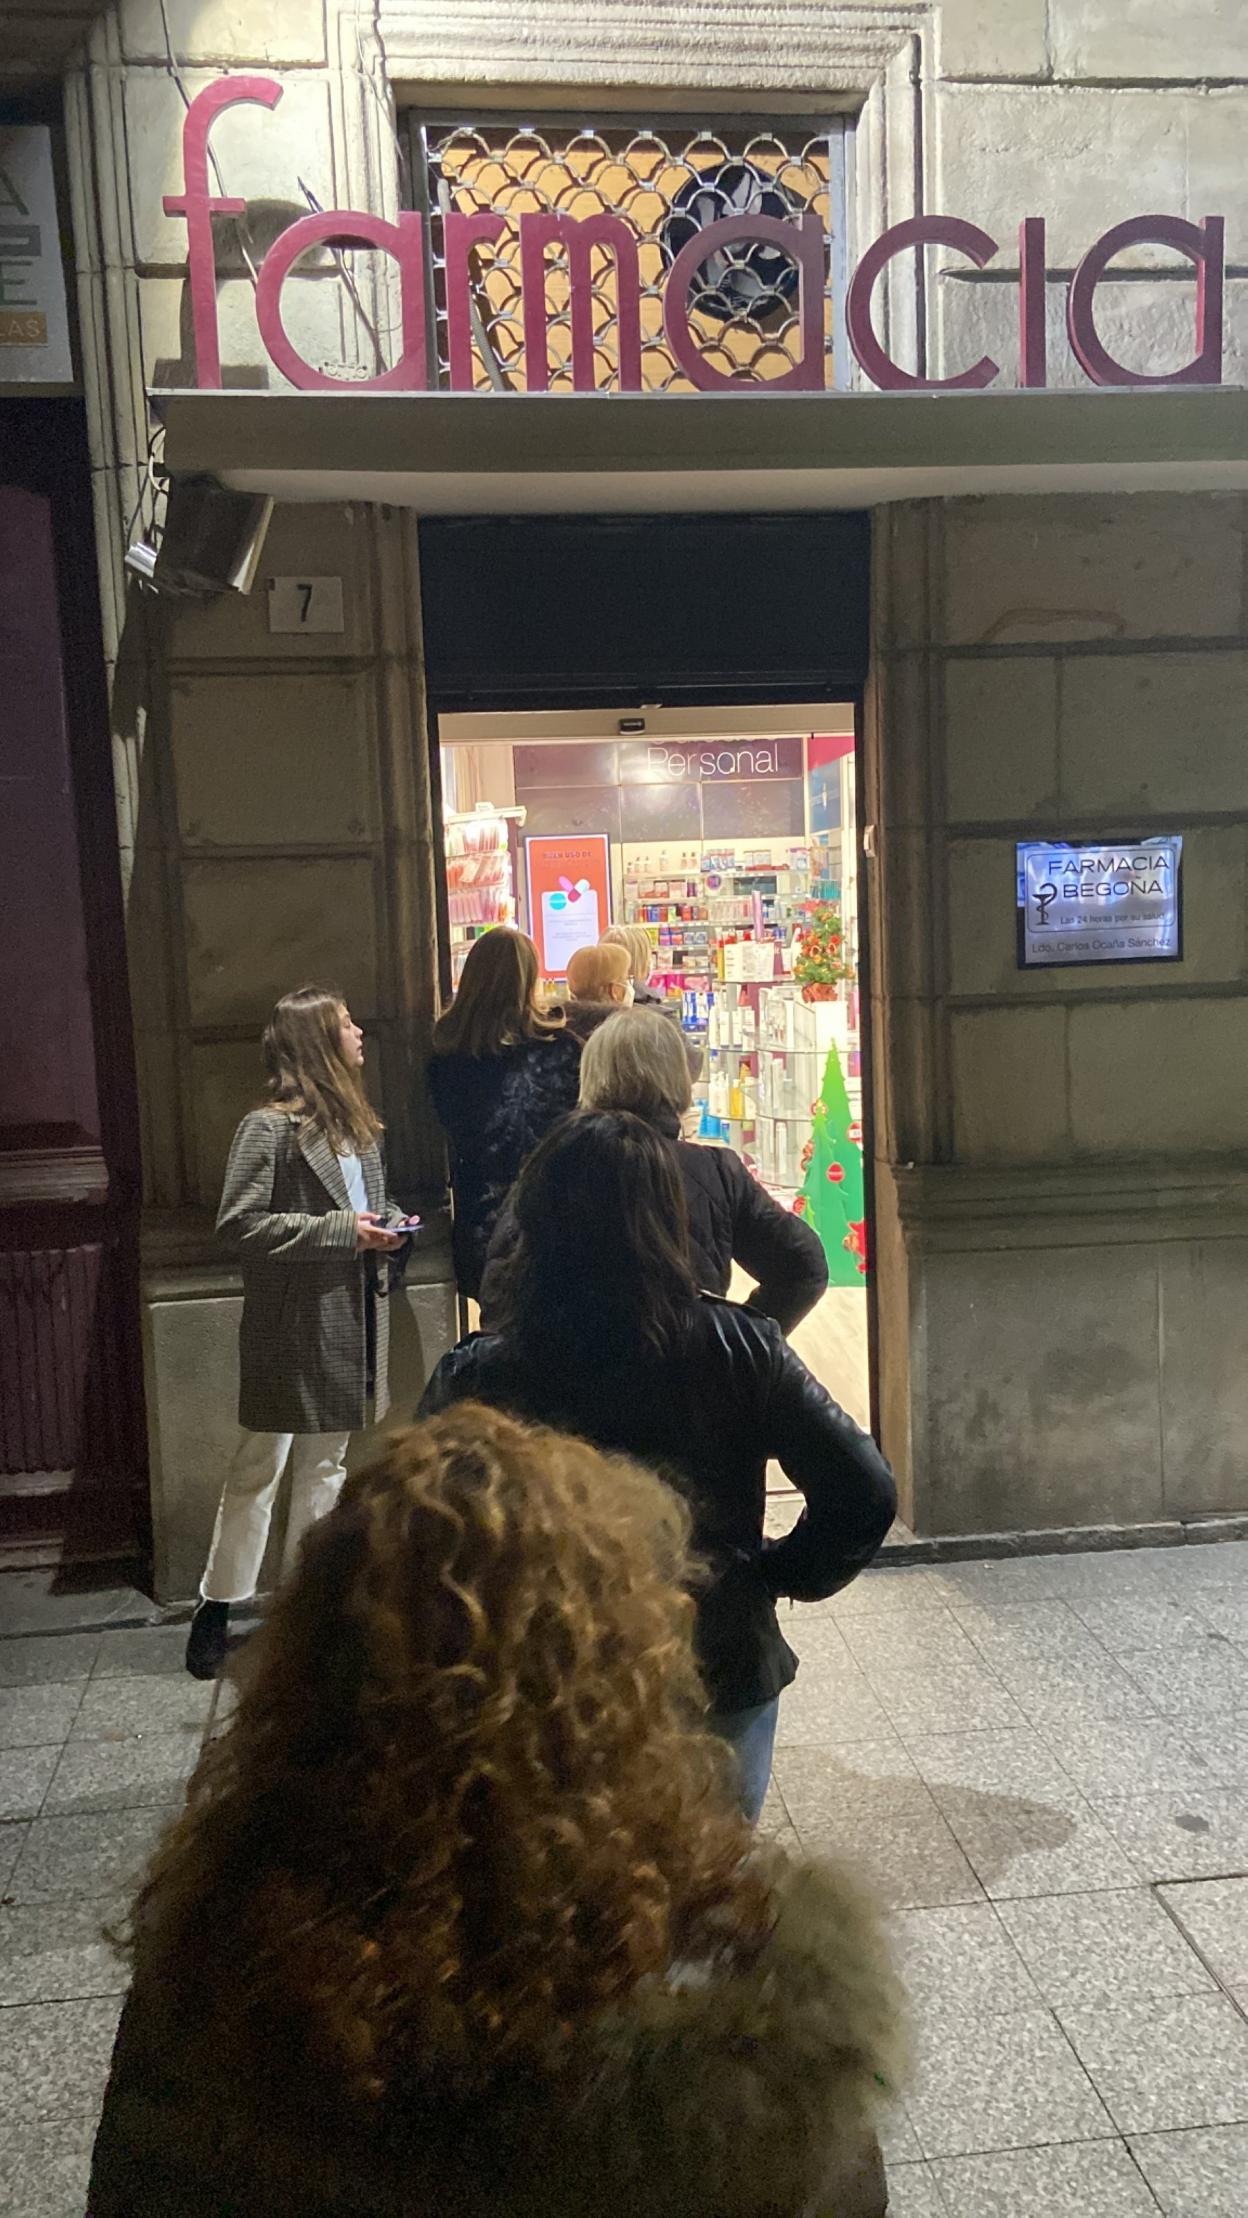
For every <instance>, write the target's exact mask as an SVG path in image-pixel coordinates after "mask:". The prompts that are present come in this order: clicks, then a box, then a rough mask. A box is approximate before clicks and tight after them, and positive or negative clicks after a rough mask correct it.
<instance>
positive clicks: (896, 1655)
mask: <svg viewBox="0 0 1248 2218" xmlns="http://www.w3.org/2000/svg"><path fill="white" fill-rule="evenodd" d="M843 1637H844V1640H845V1644H846V1646H847V1648H848V1649H849V1652H850V1654H851V1656H853V1658H854V1660H855V1662H856V1663H857V1664H858V1665H859V1667H860V1669H861V1670H863V1671H864V1672H865V1673H866V1675H867V1677H868V1679H871V1680H873V1681H874V1680H876V1679H879V1678H881V1677H887V1676H888V1675H889V1674H890V1673H891V1672H894V1671H913V1670H915V1669H916V1668H917V1669H920V1670H922V1669H926V1668H929V1667H931V1668H934V1669H935V1670H937V1671H945V1670H949V1669H950V1668H951V1667H960V1668H961V1669H962V1670H969V1671H974V1670H976V1669H982V1667H983V1658H982V1656H981V1655H980V1653H979V1650H978V1649H977V1648H976V1646H975V1643H974V1641H973V1640H972V1639H971V1637H970V1635H969V1633H967V1632H965V1631H964V1630H963V1628H962V1626H961V1625H959V1623H958V1621H957V1619H956V1617H954V1615H953V1613H952V1611H950V1610H939V1611H938V1610H928V1611H924V1612H922V1613H921V1614H916V1615H915V1616H913V1617H906V1616H903V1615H902V1614H901V1613H900V1612H897V1611H894V1612H893V1613H892V1614H891V1615H889V1616H887V1617H851V1618H847V1619H846V1622H845V1627H844V1635H843Z"/></svg>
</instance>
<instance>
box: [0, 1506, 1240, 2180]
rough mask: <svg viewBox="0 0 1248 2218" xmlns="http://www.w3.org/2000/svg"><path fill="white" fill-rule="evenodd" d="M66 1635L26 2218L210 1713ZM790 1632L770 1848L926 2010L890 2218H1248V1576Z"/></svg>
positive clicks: (6, 1919)
mask: <svg viewBox="0 0 1248 2218" xmlns="http://www.w3.org/2000/svg"><path fill="white" fill-rule="evenodd" d="M123 1607H124V1603H123V1602H119V1601H114V1602H113V1603H112V1604H111V1605H110V1606H109V1607H108V1608H106V1609H101V1611H100V1616H101V1617H108V1616H115V1615H117V1614H119V1613H120V1611H121V1610H122V1608H123ZM3 1608H4V1590H3V1587H2V1586H0V1610H3ZM51 1621H52V1620H51V1617H50V1616H49V1617H47V1618H45V1616H44V1615H41V1614H40V1612H39V1610H38V1609H32V1610H29V1611H27V1612H26V1613H25V1615H24V1617H23V1619H22V1622H24V1623H26V1624H27V1625H29V1626H30V1627H31V1630H30V1631H28V1632H27V1633H25V1634H23V1635H18V1636H16V1637H13V1638H10V1639H0V1821H2V1822H0V2208H4V2209H6V2210H8V2209H12V2210H13V2212H14V2213H15V2214H20V2218H81V2212H82V2193H83V2180H84V2177H85V2165H86V2158H87V2152H88V2150H89V2146H90V2138H91V2132H92V2127H93V2122H94V2115H95V2110H96V2106H97V2104H98V2101H99V2095H100V2090H101V2087H102V2084H103V2078H104V2073H105V2069H106V2066H107V2059H108V2052H109V2045H110V2042H111V2038H112V2031H113V2026H114V2023H115V2018H116V2011H117V1994H118V1990H119V1988H120V1986H121V1984H122V1974H121V1971H120V1969H119V1967H118V1966H117V1964H116V1962H115V1960H114V1959H113V1957H112V1955H111V1953H110V1951H109V1950H108V1948H107V1946H106V1944H105V1943H104V1942H103V1941H102V1940H101V1938H100V1934H99V1928H100V1925H101V1922H102V1920H104V1919H105V1918H107V1917H108V1916H109V1915H110V1914H111V1913H112V1912H113V1910H114V1909H115V1907H116V1904H117V1902H118V1900H119V1891H120V1890H121V1889H123V1888H124V1886H125V1884H126V1882H127V1880H128V1878H129V1877H130V1875H131V1874H132V1873H133V1871H134V1869H135V1866H136V1864H137V1863H138V1862H139V1861H141V1859H142V1857H143V1855H144V1853H145V1851H146V1849H147V1846H148V1844H149V1843H150V1842H151V1840H152V1839H153V1837H154V1835H155V1833H156V1831H157V1830H158V1828H159V1826H160V1824H161V1823H162V1821H163V1818H164V1815H165V1813H166V1812H167V1811H168V1810H170V1809H171V1808H173V1807H174V1806H175V1805H176V1801H177V1797H178V1795H179V1792H180V1789H181V1785H182V1781H183V1780H184V1778H185V1776H186V1774H187V1772H188V1770H189V1769H190V1767H191V1765H192V1764H193V1762H194V1760H195V1755H196V1751H197V1748H198V1745H199V1741H200V1738H201V1736H202V1733H203V1730H204V1726H205V1721H206V1719H207V1715H208V1708H209V1703H210V1699H211V1689H206V1688H201V1687H197V1686H196V1685H195V1684H194V1683H193V1682H192V1681H191V1680H189V1679H187V1678H186V1677H185V1676H184V1674H183V1673H182V1671H181V1654H182V1645H183V1640H184V1637H185V1636H184V1632H183V1630H182V1629H181V1628H177V1627H174V1628H163V1627H153V1628H149V1629H143V1630H138V1631H106V1632H104V1633H102V1634H101V1633H80V1632H51V1631H46V1630H42V1629H41V1628H42V1627H43V1626H44V1625H45V1623H50V1622H51ZM786 1624H787V1628H788V1629H789V1631H790V1633H791V1637H792V1639H793V1642H794V1645H795V1646H796V1647H798V1648H800V1650H801V1653H802V1657H803V1667H802V1673H801V1677H800V1680H799V1682H798V1684H797V1686H796V1687H794V1688H793V1689H791V1690H790V1692H789V1693H788V1694H787V1695H786V1696H785V1698H784V1702H783V1704H782V1709H781V1728H780V1745H779V1752H778V1755H777V1762H776V1785H775V1789H774V1792H773V1796H772V1801H771V1806H770V1809H769V1813H768V1823H769V1825H770V1826H771V1828H772V1829H773V1830H776V1831H778V1832H780V1833H781V1834H782V1835H783V1837H785V1838H786V1839H788V1840H789V1841H790V1842H792V1843H794V1844H799V1843H800V1845H801V1846H803V1847H805V1848H807V1849H810V1850H814V1851H819V1850H827V1851H831V1852H835V1853H838V1854H843V1855H845V1856H848V1857H850V1858H852V1859H853V1860H854V1861H856V1862H857V1863H858V1864H859V1865H860V1866H861V1867H862V1868H863V1870H864V1871H865V1872H866V1874H867V1875H868V1876H869V1877H870V1878H871V1879H872V1880H873V1881H874V1884H875V1885H876V1887H877V1889H878V1890H879V1891H880V1893H881V1894H882V1895H883V1897H884V1899H885V1900H886V1901H887V1902H888V1904H889V1905H890V1909H891V1911H892V1916H893V1924H894V1930H895V1934H896V1939H897V1947H898V1951H899V1955H900V1959H901V1962H902V1965H903V1968H904V1971H905V1974H906V1977H907V1980H908V1982H909V1985H910V1989H911V1993H912V1995H913V1998H914V2004H915V2014H916V2021H917V2040H916V2047H917V2051H918V2056H917V2066H916V2072H915V2076H914V2078H913V2080H912V2081H911V2083H910V2085H909V2087H908V2088H907V2090H906V2093H905V2098H904V2103H903V2104H902V2105H900V2106H899V2107H898V2110H897V2112H896V2115H895V2116H894V2118H893V2120H892V2122H891V2126H890V2131H889V2142H890V2150H889V2154H890V2172H891V2177H892V2182H893V2203H892V2213H893V2218H955V2214H956V2218H1146V2214H1149V2213H1153V2214H1155V2213H1156V2212H1157V2211H1159V2210H1160V2211H1162V2212H1164V2213H1166V2214H1167V2218H1248V1543H1237V1544H1233V1545H1225V1546H1221V1547H1204V1548H1199V1547H1191V1548H1187V1549H1174V1550H1161V1551H1157V1552H1138V1553H1136V1552H1128V1553H1123V1554H1118V1555H1108V1556H1075V1557H1044V1558H1033V1559H1029V1560H1025V1561H1021V1562H1013V1563H975V1564H956V1565H949V1566H947V1567H943V1568H941V1569H938V1570H927V1569H919V1570H892V1569H880V1570H876V1571H872V1572H869V1573H867V1574H866V1576H865V1577H864V1578H862V1579H860V1580H859V1581H858V1582H857V1584H856V1585H855V1586H854V1587H852V1588H851V1589H850V1590H849V1591H848V1592H847V1593H846V1594H845V1595H844V1596H843V1597H841V1598H840V1599H839V1600H838V1601H836V1602H833V1603H829V1604H826V1605H820V1606H817V1607H815V1608H811V1609H802V1610H795V1611H794V1612H793V1613H792V1617H791V1619H787V1620H786Z"/></svg>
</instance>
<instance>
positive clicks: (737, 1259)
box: [480, 1117, 828, 1332]
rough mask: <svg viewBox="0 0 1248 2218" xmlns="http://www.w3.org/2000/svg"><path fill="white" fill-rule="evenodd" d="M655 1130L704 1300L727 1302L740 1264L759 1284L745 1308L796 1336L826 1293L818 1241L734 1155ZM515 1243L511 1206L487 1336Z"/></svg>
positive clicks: (488, 1304)
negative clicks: (715, 1297) (667, 1144)
mask: <svg viewBox="0 0 1248 2218" xmlns="http://www.w3.org/2000/svg"><path fill="white" fill-rule="evenodd" d="M654 1122H655V1124H656V1126H657V1128H658V1130H659V1131H660V1132H665V1133H666V1134H667V1136H668V1138H669V1139H671V1140H672V1141H673V1142H674V1143H675V1147H676V1155H677V1159H678V1162H679V1167H680V1177H681V1183H682V1185H683V1186H684V1189H685V1201H686V1203H687V1205H688V1209H689V1246H690V1250H691V1253H692V1260H693V1275H694V1277H695V1279H696V1280H697V1283H698V1285H699V1286H700V1287H701V1288H702V1289H703V1292H704V1293H707V1294H726V1293H727V1291H728V1282H729V1280H730V1278H731V1276H732V1266H733V1264H734V1263H739V1264H740V1265H741V1268H742V1270H743V1271H748V1273H749V1275H750V1277H751V1278H752V1279H755V1280H756V1281H757V1284H756V1286H755V1288H754V1291H753V1293H752V1294H751V1295H750V1298H749V1303H748V1307H749V1308H751V1309H759V1310H761V1311H762V1313H763V1315H764V1317H774V1318H775V1320H776V1323H777V1324H778V1325H779V1327H780V1330H781V1331H782V1332H792V1330H793V1327H794V1325H797V1324H800V1323H801V1320H802V1318H803V1317H805V1316H806V1315H807V1313H808V1312H809V1311H810V1310H812V1309H813V1308H814V1306H815V1303H816V1302H817V1301H818V1300H819V1297H820V1295H821V1294H824V1293H826V1292H827V1286H828V1259H827V1257H826V1255H825V1254H824V1252H823V1242H822V1240H821V1239H820V1238H819V1235H818V1233H817V1232H816V1231H815V1230H814V1227H813V1226H812V1225H808V1224H803V1222H802V1220H801V1218H800V1217H795V1216H794V1215H793V1212H792V1210H791V1209H782V1208H781V1207H780V1204H779V1202H778V1201H773V1200H772V1198H771V1195H770V1194H769V1193H768V1192H767V1190H766V1188H765V1187H763V1186H760V1185H759V1183H758V1180H757V1179H756V1178H752V1177H751V1176H750V1173H749V1172H748V1171H747V1169H746V1167H745V1165H744V1163H743V1162H742V1160H741V1158H740V1156H739V1155H736V1154H734V1152H733V1150H732V1149H731V1148H725V1147H702V1146H699V1145H698V1143H697V1142H696V1141H692V1140H682V1139H680V1137H679V1132H680V1127H679V1125H678V1124H677V1122H676V1120H675V1118H673V1119H672V1120H671V1122H670V1124H668V1123H665V1122H663V1121H662V1120H661V1119H660V1118H658V1117H656V1118H655V1120H654ZM515 1239H516V1220H515V1218H514V1216H513V1215H512V1212H511V1208H510V1205H508V1206H506V1207H505V1208H504V1209H503V1210H502V1211H501V1212H500V1214H499V1217H498V1220H497V1222H496V1224H495V1226H494V1230H493V1232H492V1234H491V1236H490V1245H489V1249H488V1252H487V1254H486V1259H485V1270H484V1272H483V1273H482V1276H481V1294H480V1300H481V1324H482V1329H483V1330H484V1331H486V1332H492V1331H494V1330H495V1328H496V1325H497V1323H498V1317H499V1309H500V1280H501V1275H502V1267H503V1264H504V1262H505V1260H506V1258H507V1257H508V1256H509V1255H510V1253H511V1251H512V1249H513V1247H514V1245H515Z"/></svg>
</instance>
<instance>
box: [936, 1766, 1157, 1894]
mask: <svg viewBox="0 0 1248 2218" xmlns="http://www.w3.org/2000/svg"><path fill="white" fill-rule="evenodd" d="M940 1807H941V1811H942V1814H943V1815H944V1817H945V1818H946V1819H947V1820H948V1823H949V1826H950V1829H951V1830H952V1832H953V1834H954V1835H955V1837H956V1839H957V1840H958V1841H959V1842H960V1844H961V1846H962V1848H963V1849H964V1851H965V1853H966V1855H967V1858H968V1859H969V1861H970V1863H971V1865H972V1868H973V1869H974V1871H975V1873H976V1875H977V1877H978V1878H979V1880H980V1882H981V1884H982V1886H983V1889H984V1893H985V1894H986V1895H987V1896H988V1898H989V1900H990V1901H992V1902H1004V1901H1008V1900H1009V1899H1010V1898H1011V1897H1017V1896H1025V1895H1044V1894H1086V1893H1089V1892H1092V1891H1094V1890H1095V1891H1099V1890H1101V1889H1106V1888H1124V1887H1130V1886H1132V1885H1133V1884H1134V1882H1135V1878H1136V1873H1135V1870H1134V1867H1133V1866H1132V1864H1131V1863H1130V1862H1129V1860H1128V1858H1127V1857H1126V1855H1125V1854H1124V1853H1123V1851H1122V1849H1121V1848H1120V1847H1119V1846H1118V1844H1117V1843H1116V1842H1115V1841H1114V1839H1113V1837H1112V1836H1111V1834H1110V1833H1109V1832H1108V1831H1107V1829H1106V1827H1105V1826H1104V1825H1102V1824H1101V1822H1100V1821H1099V1819H1098V1818H1097V1816H1096V1814H1095V1812H1093V1811H1092V1810H1089V1809H1087V1808H1086V1807H1085V1806H1082V1805H1074V1804H1067V1803H1064V1802H1047V1803H1046V1802H1044V1801H1041V1800H1040V1799H1038V1798H1032V1799H1029V1800H1024V1799H1022V1798H1019V1799H1017V1800H1014V1801H1011V1800H1010V1799H1009V1798H1008V1797H1006V1796H1003V1795H981V1794H976V1793H974V1792H973V1791H970V1790H966V1791H954V1792H950V1793H947V1794H943V1795H942V1796H941V1797H940Z"/></svg>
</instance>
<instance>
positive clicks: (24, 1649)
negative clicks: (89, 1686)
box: [0, 1633, 100, 1687]
mask: <svg viewBox="0 0 1248 2218" xmlns="http://www.w3.org/2000/svg"><path fill="white" fill-rule="evenodd" d="M99 1647H100V1641H99V1635H98V1633H63V1634H46V1635H39V1636H36V1637H33V1638H32V1637H26V1638H23V1639H21V1640H0V1687H31V1686H38V1685H40V1684H41V1683H42V1682H43V1681H44V1680H61V1681H68V1680H71V1679H89V1678H90V1676H91V1668H92V1665H93V1664H94V1662H95V1659H96V1656H97V1655H98V1653H99Z"/></svg>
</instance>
